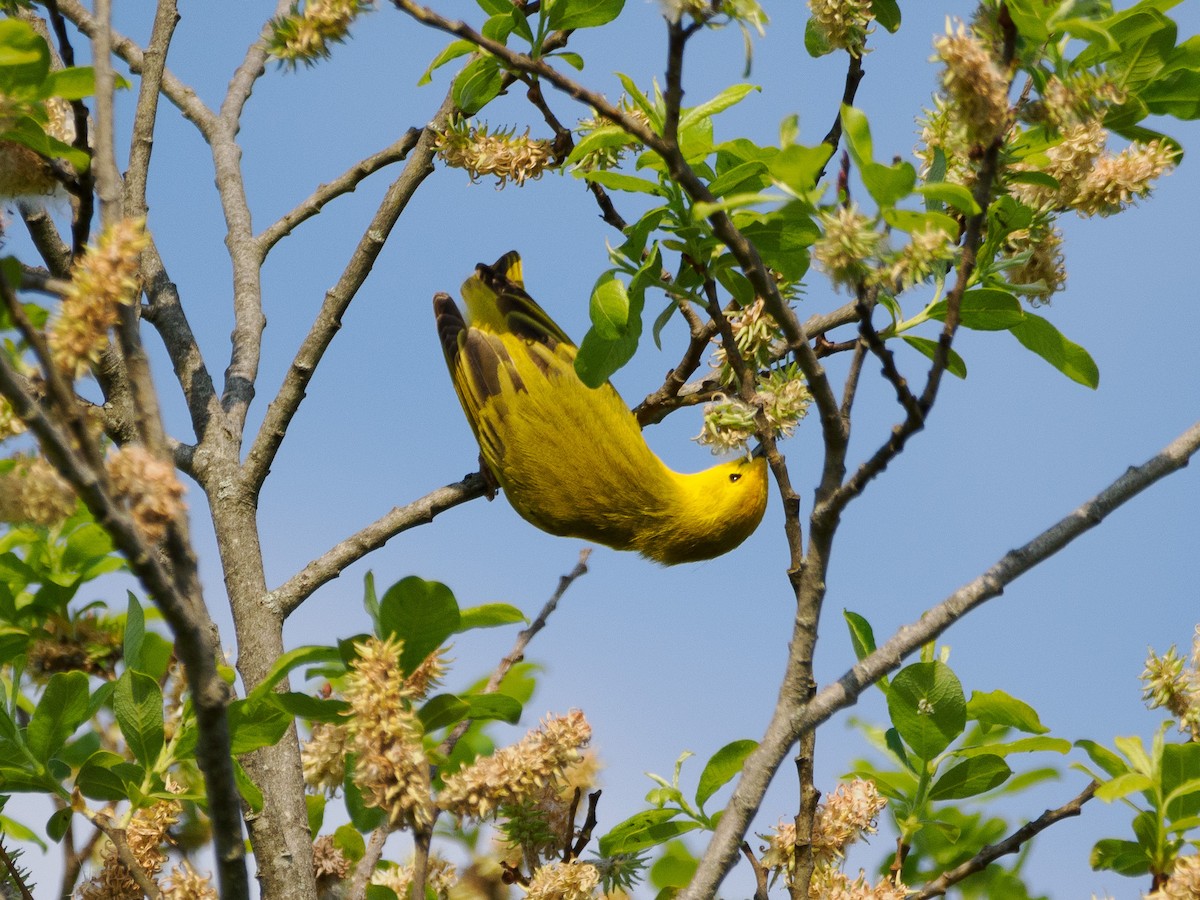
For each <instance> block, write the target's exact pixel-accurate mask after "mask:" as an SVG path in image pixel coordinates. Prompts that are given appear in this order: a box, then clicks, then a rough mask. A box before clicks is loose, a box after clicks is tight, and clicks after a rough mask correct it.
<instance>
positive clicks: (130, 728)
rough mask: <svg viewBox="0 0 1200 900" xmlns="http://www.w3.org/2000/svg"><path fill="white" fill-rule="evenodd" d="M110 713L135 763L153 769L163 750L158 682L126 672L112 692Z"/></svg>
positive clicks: (138, 673) (142, 675) (129, 671)
mask: <svg viewBox="0 0 1200 900" xmlns="http://www.w3.org/2000/svg"><path fill="white" fill-rule="evenodd" d="M113 713H114V714H115V715H116V717H117V724H118V725H120V726H121V734H122V735H124V737H125V743H126V744H127V745H128V746H129V749H130V750H132V751H133V755H134V756H135V757H136V758H137V760H138V762H140V763H142V764H143V765H144V766H147V767H153V766H154V764H155V762H156V761H157V760H158V754H159V751H161V750H162V746H163V697H162V691H161V690H160V689H159V686H158V682H157V681H155V680H154V679H153V678H151V677H150V676H149V675H145V674H143V673H141V672H136V671H134V670H132V669H126V670H125V671H124V672H123V673H122V674H121V677H120V678H118V679H117V687H116V689H115V690H114V691H113Z"/></svg>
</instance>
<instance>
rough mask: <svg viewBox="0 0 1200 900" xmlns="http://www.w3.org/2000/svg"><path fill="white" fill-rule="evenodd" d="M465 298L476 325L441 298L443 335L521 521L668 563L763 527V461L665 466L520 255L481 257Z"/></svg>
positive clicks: (721, 548)
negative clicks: (578, 369) (586, 372)
mask: <svg viewBox="0 0 1200 900" xmlns="http://www.w3.org/2000/svg"><path fill="white" fill-rule="evenodd" d="M462 295H463V298H464V299H465V300H466V302H467V311H468V313H469V314H470V317H471V321H470V324H468V323H467V322H466V321H465V320H464V319H463V316H462V313H461V312H459V309H458V307H457V306H456V305H455V304H454V301H453V300H452V299H450V297H449V296H448V295H446V294H438V295H436V296H435V297H434V298H433V309H434V314H435V316H436V318H437V329H438V336H439V337H440V338H441V342H442V350H443V351H444V352H445V355H446V364H447V365H448V366H449V368H450V378H451V380H452V381H453V382H454V389H455V390H456V391H457V392H458V399H459V401H460V402H461V403H462V408H463V412H465V413H466V415H467V421H468V422H470V424H471V430H472V431H474V432H475V438H476V439H477V440H478V441H479V447H480V450H481V451H482V452H481V454H480V455H481V459H482V460H483V462H484V463H485V464H486V466H487V468H488V469H490V470H491V472H492V474H493V476H494V477H495V480H496V481H497V482H498V483H499V485H500V486H501V487H502V488H503V489H504V493H505V496H507V497H508V502H509V503H511V504H512V506H513V509H515V510H516V511H517V512H518V513H520V515H521V516H522V517H523V518H525V519H526V520H527V521H529V522H531V523H533V524H534V525H536V526H537V527H538V528H540V529H542V530H543V531H548V532H550V533H551V534H557V535H561V536H563V537H576V538H584V539H585V540H589V541H595V542H596V543H599V544H606V545H608V546H609V547H614V548H616V549H618V550H637V551H638V552H639V553H641V554H642V555H643V556H648V557H649V558H650V559H654V560H657V561H658V562H660V563H664V564H666V565H674V564H676V563H683V562H694V561H696V560H701V559H711V558H712V557H714V556H719V555H720V554H722V553H725V552H726V551H729V550H732V549H733V548H734V547H736V546H737V545H738V544H740V543H741V542H742V541H744V540H745V539H746V538H747V537H748V536H749V535H750V533H751V532H753V531H754V529H755V528H757V527H758V523H759V522H760V521H761V520H762V516H763V510H764V509H765V508H766V505H767V471H766V461H765V460H763V459H761V458H758V459H737V460H733V461H731V462H725V463H721V464H719V465H716V466H713V467H712V468H711V469H707V470H705V471H703V472H698V473H696V474H694V475H681V474H679V473H678V472H673V471H671V469H669V468H667V466H666V465H664V464H663V462H662V460H660V459H659V458H658V457H657V456H655V455H654V453H653V452H652V451H651V450H650V448H649V447H647V446H646V441H645V440H644V439H643V437H642V432H641V430H640V429H639V428H638V424H637V420H636V419H635V418H634V416H633V414H632V413H631V412H630V411H629V409H628V407H626V406H625V403H624V401H622V400H621V397H620V395H619V394H617V391H616V389H615V388H614V387H613V386H612V385H611V384H608V383H605V384H603V385H601V386H600V387H599V388H590V387H588V386H587V385H585V384H584V383H583V382H582V381H580V379H579V376H578V375H576V374H575V353H576V347H575V345H574V344H573V343H571V339H570V338H568V337H567V336H566V334H564V333H563V331H562V329H561V328H559V327H558V325H556V324H555V323H554V320H553V319H551V318H550V317H549V316H548V315H547V314H546V312H545V311H544V310H543V309H542V308H541V307H540V306H538V305H537V303H535V302H534V300H533V299H532V298H531V297H530V296H529V295H528V294H526V293H525V286H524V282H523V280H522V277H521V257H520V256H518V255H517V254H516V253H515V252H513V253H507V254H505V255H504V256H502V257H500V259H499V260H498V261H497V262H496V264H495V265H493V266H485V265H482V264H480V265H479V266H478V267H477V268H476V269H475V274H474V275H472V276H471V277H470V278H469V279H467V281H466V282H465V283H464V284H463V286H462Z"/></svg>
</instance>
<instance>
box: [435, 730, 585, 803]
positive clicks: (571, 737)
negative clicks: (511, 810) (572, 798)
mask: <svg viewBox="0 0 1200 900" xmlns="http://www.w3.org/2000/svg"><path fill="white" fill-rule="evenodd" d="M591 736H592V728H591V726H590V725H588V722H587V719H585V718H584V715H583V713H582V712H580V711H579V710H572V711H571V712H569V713H567V715H565V716H553V715H551V716H547V717H546V718H545V719H544V720H543V722H542V727H541V728H539V729H537V730H536V731H531V732H529V734H527V735H525V737H523V738H522V739H521V740H520V741H518V742H517V743H516V744H513V745H512V746H509V747H503V748H501V749H499V750H497V751H496V752H495V753H493V754H492V755H491V756H481V757H479V758H478V759H476V760H475V761H474V762H472V763H471V764H470V765H468V766H464V767H463V768H461V769H459V770H458V771H457V772H454V773H452V774H450V775H448V776H446V779H445V782H444V783H445V786H444V788H443V789H442V792H441V793H440V794H439V795H438V806H439V807H441V808H442V809H444V810H447V811H448V812H451V813H453V814H454V815H456V816H460V817H463V816H465V817H468V818H472V819H485V818H487V817H488V816H490V815H491V814H492V813H494V812H496V811H497V810H498V809H499V808H500V807H501V806H515V805H518V804H521V803H523V802H525V801H527V800H536V799H537V798H538V797H539V796H541V792H542V788H543V787H544V786H545V785H547V784H554V783H556V782H557V781H558V780H559V779H561V778H562V773H563V772H564V771H565V770H566V769H567V767H568V766H569V765H570V764H572V763H574V762H576V761H577V760H578V759H579V758H580V755H581V754H580V752H579V749H580V748H581V747H583V746H584V745H586V744H587V742H588V740H590V738H591Z"/></svg>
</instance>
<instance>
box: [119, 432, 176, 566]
mask: <svg viewBox="0 0 1200 900" xmlns="http://www.w3.org/2000/svg"><path fill="white" fill-rule="evenodd" d="M104 466H105V470H106V471H107V472H108V477H109V478H110V479H111V480H112V485H113V489H114V490H115V491H116V492H117V495H118V497H119V498H120V500H121V501H122V502H123V503H124V505H125V507H126V508H127V509H128V511H129V514H130V515H131V516H132V517H133V521H134V523H135V524H136V525H137V526H138V528H139V529H140V530H141V532H142V534H143V535H145V537H146V539H147V540H149V541H151V542H152V543H158V542H159V541H161V540H162V539H163V537H164V536H165V535H166V533H167V526H168V525H170V524H171V522H172V521H174V520H175V518H176V517H177V516H179V515H181V514H182V513H183V511H184V509H185V508H186V507H185V506H184V503H183V485H182V484H181V483H180V482H179V478H178V477H177V476H176V474H175V467H174V466H172V465H171V464H170V463H169V462H165V461H164V460H161V459H158V458H156V457H155V456H153V455H152V454H151V453H150V451H149V450H147V449H146V448H145V447H141V446H138V445H136V444H130V445H129V446H127V447H121V448H120V449H119V450H117V451H116V452H115V453H113V454H111V455H110V456H109V457H108V459H107V460H106V461H105V464H104Z"/></svg>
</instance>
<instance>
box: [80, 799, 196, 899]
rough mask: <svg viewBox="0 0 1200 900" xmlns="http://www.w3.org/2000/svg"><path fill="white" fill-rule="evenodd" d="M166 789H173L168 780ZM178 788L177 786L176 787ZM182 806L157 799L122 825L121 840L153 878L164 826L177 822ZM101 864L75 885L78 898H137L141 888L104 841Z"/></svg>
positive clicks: (159, 864)
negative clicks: (92, 873) (123, 830)
mask: <svg viewBox="0 0 1200 900" xmlns="http://www.w3.org/2000/svg"><path fill="white" fill-rule="evenodd" d="M167 786H168V788H169V789H172V790H175V792H176V793H178V790H176V788H177V787H178V786H173V785H172V784H171V783H170V782H168V785H167ZM179 790H181V788H180V789H179ZM180 809H182V807H181V805H180V803H179V801H178V800H160V801H159V802H158V803H155V804H154V805H153V806H150V807H146V808H144V809H139V810H137V811H135V812H134V814H133V816H132V817H131V818H130V820H129V824H128V825H127V826H126V828H125V841H126V843H127V844H128V845H129V850H130V852H131V853H132V854H133V858H134V859H135V860H137V863H138V865H139V866H141V868H142V871H144V872H145V873H146V874H147V875H148V876H150V877H151V878H153V877H154V876H155V875H157V874H158V873H159V872H161V871H162V867H163V863H165V862H166V861H167V854H166V853H164V852H163V850H162V844H163V841H164V840H165V838H166V835H167V829H168V828H170V827H171V826H172V825H174V824H175V823H176V822H177V821H179V811H180ZM102 855H103V858H104V866H103V867H102V868H101V870H100V871H99V872H97V873H96V874H95V875H94V876H92V878H91V879H90V880H88V881H86V882H84V883H83V884H81V885H80V886H79V888H78V889H77V890H76V896H78V897H79V898H80V900H138V898H141V897H142V896H143V894H142V889H141V888H140V887H138V883H137V882H136V881H135V880H134V878H133V875H131V874H130V873H129V870H128V869H126V868H125V866H124V865H122V864H121V862H120V861H119V860H118V859H117V848H116V847H114V846H113V845H112V844H111V843H107V842H106V843H105V847H104V850H103V854H102Z"/></svg>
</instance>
